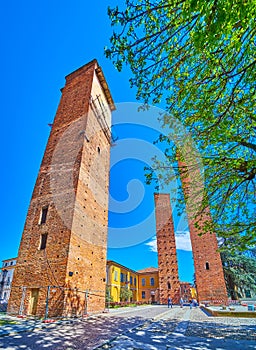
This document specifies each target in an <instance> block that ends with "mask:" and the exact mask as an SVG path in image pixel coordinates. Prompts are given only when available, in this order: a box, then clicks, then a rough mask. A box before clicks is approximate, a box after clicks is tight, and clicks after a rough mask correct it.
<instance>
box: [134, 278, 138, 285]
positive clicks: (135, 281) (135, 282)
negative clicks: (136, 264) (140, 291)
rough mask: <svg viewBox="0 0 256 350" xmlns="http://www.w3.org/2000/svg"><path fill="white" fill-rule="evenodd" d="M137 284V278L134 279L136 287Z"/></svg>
mask: <svg viewBox="0 0 256 350" xmlns="http://www.w3.org/2000/svg"><path fill="white" fill-rule="evenodd" d="M136 284H137V280H136V277H134V285H135V286H136Z"/></svg>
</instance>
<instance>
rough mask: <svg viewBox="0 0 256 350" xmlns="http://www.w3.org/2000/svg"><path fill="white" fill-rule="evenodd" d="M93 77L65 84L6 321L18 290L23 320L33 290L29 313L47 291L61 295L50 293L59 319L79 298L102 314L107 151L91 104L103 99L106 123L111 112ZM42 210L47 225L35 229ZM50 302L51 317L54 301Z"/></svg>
mask: <svg viewBox="0 0 256 350" xmlns="http://www.w3.org/2000/svg"><path fill="white" fill-rule="evenodd" d="M97 69H99V68H98V65H97V62H96V61H95V60H94V61H92V62H90V63H88V64H87V65H85V66H83V67H81V68H79V69H78V70H76V71H75V72H73V73H71V74H69V75H68V76H67V77H66V84H65V87H64V88H63V89H62V97H61V100H60V104H59V107H58V110H57V113H56V116H55V119H54V123H53V125H52V129H51V133H50V136H49V140H48V143H47V146H46V150H45V153H44V157H43V160H42V164H41V167H40V170H39V174H38V177H37V181H36V184H35V187H34V191H33V195H32V199H31V203H30V206H29V209H28V213H27V218H26V223H25V227H24V231H23V235H22V239H21V243H20V248H19V254H18V260H17V267H16V270H15V274H14V279H13V286H14V287H15V288H13V291H12V293H11V297H10V301H9V309H8V310H9V312H10V313H18V312H19V308H20V303H21V299H22V288H21V287H22V286H26V298H25V299H24V313H27V312H29V304H31V298H33V295H32V294H33V292H32V289H33V290H34V291H35V289H37V290H38V296H37V298H38V301H37V302H36V308H35V309H36V311H35V309H34V311H33V313H36V314H37V315H42V314H44V312H45V300H46V294H47V286H48V285H51V286H58V287H62V288H63V289H62V292H59V291H60V289H56V292H55V296H56V295H57V294H59V296H58V297H57V301H56V302H57V303H58V309H57V310H58V311H56V313H58V314H74V313H78V314H81V313H82V312H83V310H84V309H85V291H88V292H89V293H88V298H87V303H88V305H87V310H88V311H91V312H94V311H99V310H103V309H104V305H105V278H106V276H105V271H106V241H107V212H108V184H109V178H108V176H109V154H110V143H109V140H108V139H107V138H106V134H105V132H106V130H103V129H102V126H100V124H99V120H98V117H97V115H95V113H93V112H92V109H91V105H90V101H91V98H96V97H97V96H99V95H100V96H101V99H102V102H103V103H104V105H105V108H106V114H107V115H108V121H109V122H110V120H111V109H113V107H111V108H110V107H109V105H108V102H109V99H110V98H111V97H109V95H108V96H106V91H105V90H104V89H103V88H102V86H101V83H100V81H99V79H98V75H97V73H96V72H97ZM101 80H102V76H101ZM45 207H48V211H47V217H46V222H45V223H43V224H40V218H41V212H42V208H45ZM42 234H47V243H46V248H45V249H39V248H40V247H39V246H40V240H41V235H42ZM64 288H65V289H64ZM67 288H70V290H69V291H68V289H67ZM71 290H73V291H75V292H71ZM77 290H78V291H82V292H83V293H82V292H77ZM79 293H80V294H79ZM81 293H82V294H81ZM51 298H52V299H51V303H50V304H49V307H50V308H52V310H49V312H50V314H52V315H54V312H53V310H54V307H55V306H54V305H55V304H54V302H53V300H54V297H53V294H51ZM30 306H31V305H30ZM30 308H31V307H30ZM30 311H31V310H30Z"/></svg>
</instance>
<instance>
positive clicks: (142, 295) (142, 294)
mask: <svg viewBox="0 0 256 350" xmlns="http://www.w3.org/2000/svg"><path fill="white" fill-rule="evenodd" d="M141 297H142V299H145V298H146V292H145V291H144V290H143V291H142V292H141Z"/></svg>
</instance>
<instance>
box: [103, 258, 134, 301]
mask: <svg viewBox="0 0 256 350" xmlns="http://www.w3.org/2000/svg"><path fill="white" fill-rule="evenodd" d="M137 285H138V274H137V272H136V271H133V270H131V269H129V268H127V267H125V266H123V265H121V264H118V263H117V262H115V261H112V260H108V261H107V288H108V291H109V292H110V295H111V297H112V300H113V301H114V302H120V301H130V302H136V301H138V287H137ZM122 289H128V290H130V291H131V292H132V296H131V297H130V300H121V299H122Z"/></svg>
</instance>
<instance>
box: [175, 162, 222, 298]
mask: <svg viewBox="0 0 256 350" xmlns="http://www.w3.org/2000/svg"><path fill="white" fill-rule="evenodd" d="M179 168H180V169H182V171H181V173H182V176H181V181H182V187H183V192H184V197H185V201H186V205H187V217H188V224H189V231H190V239H191V245H192V251H193V259H194V268H195V279H196V290H197V296H198V300H199V301H211V302H213V303H215V304H225V303H226V302H227V299H228V297H227V290H226V284H225V279H224V273H223V267H222V262H221V258H220V253H219V252H218V251H217V249H218V243H217V238H216V234H215V233H205V234H203V235H200V236H199V234H200V227H202V226H203V224H204V222H210V221H211V216H210V210H209V207H207V208H205V209H204V211H203V212H202V214H201V215H200V220H199V221H198V225H195V222H196V220H195V219H194V217H195V212H196V210H197V209H198V208H199V207H200V206H199V205H200V186H199V184H200V181H199V178H200V174H199V170H198V169H196V168H195V169H194V170H193V171H192V172H191V173H192V174H193V176H194V182H193V186H192V185H191V179H190V178H191V174H189V172H188V170H186V169H187V165H186V163H185V162H184V161H179ZM195 179H196V180H195ZM192 187H193V188H192ZM198 193H199V195H198ZM188 199H189V200H188Z"/></svg>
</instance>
